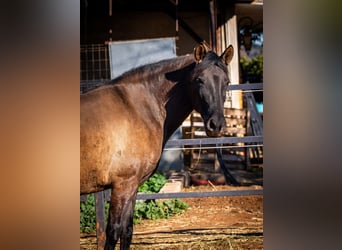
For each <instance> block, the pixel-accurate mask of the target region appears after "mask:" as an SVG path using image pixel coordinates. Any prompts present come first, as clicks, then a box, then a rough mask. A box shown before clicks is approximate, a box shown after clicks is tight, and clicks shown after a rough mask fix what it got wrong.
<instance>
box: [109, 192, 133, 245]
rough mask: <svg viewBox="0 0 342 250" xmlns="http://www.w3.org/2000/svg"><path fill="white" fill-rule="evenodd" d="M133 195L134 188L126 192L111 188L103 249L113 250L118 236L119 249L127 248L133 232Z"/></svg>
mask: <svg viewBox="0 0 342 250" xmlns="http://www.w3.org/2000/svg"><path fill="white" fill-rule="evenodd" d="M125 188H127V187H125ZM135 197H136V189H135V190H134V191H131V192H127V190H118V189H115V188H113V190H112V195H111V201H110V207H109V215H108V223H107V229H106V244H105V250H113V249H114V248H115V245H116V243H117V242H118V240H119V238H120V249H121V250H124V249H129V246H130V243H131V240H132V233H133V209H134V204H135Z"/></svg>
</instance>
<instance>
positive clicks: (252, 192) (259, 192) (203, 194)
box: [81, 189, 263, 201]
mask: <svg viewBox="0 0 342 250" xmlns="http://www.w3.org/2000/svg"><path fill="white" fill-rule="evenodd" d="M99 193H101V192H99ZM249 195H263V189H246V190H222V191H208V192H177V193H153V194H143V193H138V194H137V198H136V199H137V200H155V199H175V198H204V197H219V196H249ZM81 197H82V196H81ZM109 199H110V195H108V196H107V197H105V200H107V201H109Z"/></svg>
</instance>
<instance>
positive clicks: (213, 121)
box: [207, 118, 217, 131]
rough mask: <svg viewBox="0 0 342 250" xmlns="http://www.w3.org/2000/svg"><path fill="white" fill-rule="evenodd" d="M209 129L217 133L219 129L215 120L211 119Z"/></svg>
mask: <svg viewBox="0 0 342 250" xmlns="http://www.w3.org/2000/svg"><path fill="white" fill-rule="evenodd" d="M207 127H208V129H209V130H210V131H215V130H216V129H217V125H216V122H215V120H214V119H213V118H211V119H209V121H208V126H207Z"/></svg>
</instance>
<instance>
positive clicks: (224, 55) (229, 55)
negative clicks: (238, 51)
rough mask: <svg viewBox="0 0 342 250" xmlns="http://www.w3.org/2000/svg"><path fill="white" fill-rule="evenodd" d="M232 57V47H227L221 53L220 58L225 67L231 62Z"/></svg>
mask: <svg viewBox="0 0 342 250" xmlns="http://www.w3.org/2000/svg"><path fill="white" fill-rule="evenodd" d="M233 56H234V48H233V46H232V45H229V46H228V48H226V50H225V51H224V52H223V53H222V55H221V56H220V58H221V60H222V61H223V62H224V63H225V64H226V65H228V64H229V63H230V62H231V60H232V58H233Z"/></svg>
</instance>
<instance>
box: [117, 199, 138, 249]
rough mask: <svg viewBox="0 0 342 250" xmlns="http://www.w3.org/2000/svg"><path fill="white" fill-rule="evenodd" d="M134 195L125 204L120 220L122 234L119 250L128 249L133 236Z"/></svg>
mask: <svg viewBox="0 0 342 250" xmlns="http://www.w3.org/2000/svg"><path fill="white" fill-rule="evenodd" d="M135 199H136V195H134V196H133V197H132V198H131V200H130V201H128V203H127V208H126V209H125V211H124V215H123V218H122V232H121V237H120V249H121V250H126V249H129V246H130V245H131V242H132V236H133V215H134V206H135Z"/></svg>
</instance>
